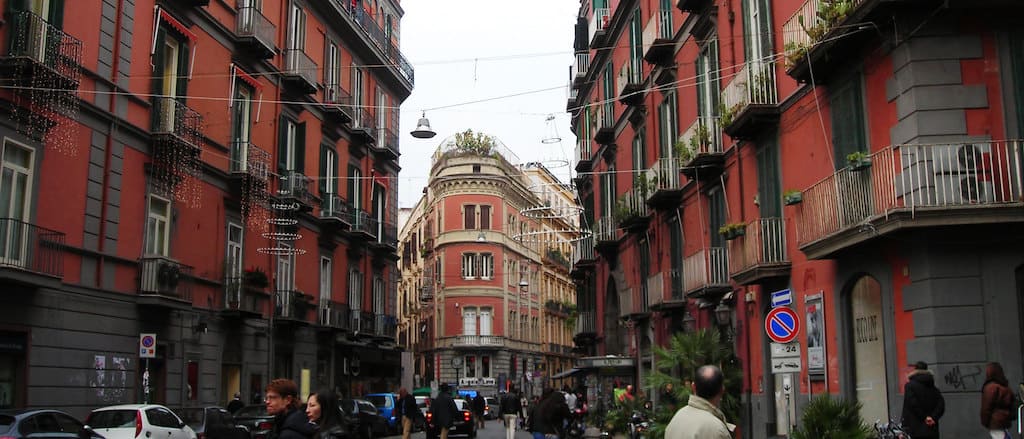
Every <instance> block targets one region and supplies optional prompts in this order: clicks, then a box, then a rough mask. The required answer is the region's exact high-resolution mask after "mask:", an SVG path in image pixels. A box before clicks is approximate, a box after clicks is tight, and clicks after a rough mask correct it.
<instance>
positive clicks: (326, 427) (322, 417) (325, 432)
mask: <svg viewBox="0 0 1024 439" xmlns="http://www.w3.org/2000/svg"><path fill="white" fill-rule="evenodd" d="M306 418H307V419H309V422H310V423H312V424H314V425H315V426H316V432H315V433H313V437H312V439H344V438H347V437H348V432H347V431H346V430H345V426H344V425H343V424H342V421H341V410H339V408H338V396H337V395H336V394H335V393H334V392H333V391H331V390H330V389H320V391H318V392H316V393H312V394H310V395H309V398H306Z"/></svg>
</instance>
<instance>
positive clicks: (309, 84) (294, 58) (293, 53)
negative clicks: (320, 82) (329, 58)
mask: <svg viewBox="0 0 1024 439" xmlns="http://www.w3.org/2000/svg"><path fill="white" fill-rule="evenodd" d="M316 72H317V66H316V63H315V62H313V59H312V58H310V57H309V55H306V52H305V50H303V49H285V51H284V69H283V71H282V72H281V79H282V80H283V81H285V83H286V84H288V85H291V86H292V87H294V88H293V90H294V91H295V92H296V93H298V94H303V95H308V94H313V93H315V92H316V85H317V81H316V77H317V75H316Z"/></svg>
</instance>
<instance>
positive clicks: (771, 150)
mask: <svg viewBox="0 0 1024 439" xmlns="http://www.w3.org/2000/svg"><path fill="white" fill-rule="evenodd" d="M759 143H760V144H759V145H758V146H759V148H758V149H757V192H758V195H759V196H760V202H759V203H758V205H759V207H760V210H761V218H779V217H781V216H782V191H781V190H780V189H781V188H780V186H781V185H782V183H781V182H780V179H779V148H778V142H776V140H775V135H774V134H772V135H770V136H768V137H766V138H765V140H764V141H763V142H759Z"/></svg>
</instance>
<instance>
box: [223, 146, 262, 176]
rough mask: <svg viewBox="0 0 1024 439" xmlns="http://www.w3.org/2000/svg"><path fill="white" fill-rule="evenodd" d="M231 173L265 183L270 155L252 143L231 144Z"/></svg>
mask: <svg viewBox="0 0 1024 439" xmlns="http://www.w3.org/2000/svg"><path fill="white" fill-rule="evenodd" d="M231 173H232V174H244V175H248V176H250V177H252V178H254V179H256V180H259V181H267V178H268V177H269V176H270V153H269V152H267V151H264V150H263V149H262V148H260V147H258V146H256V145H254V144H252V142H246V141H234V142H231Z"/></svg>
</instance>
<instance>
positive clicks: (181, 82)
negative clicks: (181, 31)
mask: <svg viewBox="0 0 1024 439" xmlns="http://www.w3.org/2000/svg"><path fill="white" fill-rule="evenodd" d="M178 47H180V49H179V50H178V84H177V90H176V91H177V93H178V96H177V98H178V100H180V101H184V100H185V98H186V97H187V96H188V70H189V58H190V55H192V52H191V48H190V47H189V45H188V44H187V43H185V42H181V44H180V45H179V46H178Z"/></svg>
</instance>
